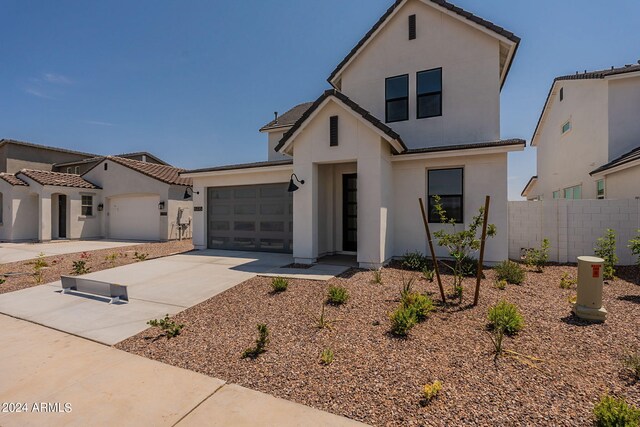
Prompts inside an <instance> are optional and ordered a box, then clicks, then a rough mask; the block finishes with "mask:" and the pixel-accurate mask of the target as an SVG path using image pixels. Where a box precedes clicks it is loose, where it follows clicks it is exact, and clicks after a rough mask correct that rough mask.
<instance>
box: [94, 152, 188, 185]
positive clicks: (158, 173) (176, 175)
mask: <svg viewBox="0 0 640 427" xmlns="http://www.w3.org/2000/svg"><path fill="white" fill-rule="evenodd" d="M106 160H111V161H112V162H114V163H118V164H119V165H122V166H124V167H127V168H129V169H132V170H134V171H136V172H139V173H141V174H143V175H146V176H148V177H150V178H153V179H157V180H158V181H161V182H164V183H165V184H170V185H183V186H186V187H190V186H191V185H192V183H193V181H192V180H191V178H184V177H181V176H180V173H181V172H185V170H184V169H180V168H176V167H173V166H167V165H159V164H157V163H148V162H141V161H138V160H132V159H125V158H124V157H117V156H107V157H105V158H104V159H102V162H104V161H106ZM102 162H99V163H97V164H95V165H94V166H93V167H92V168H91V169H89V170H88V171H86V172H85V173H84V174H83V175H82V176H84V175H86V174H87V173H89V171H91V170H93V168H95V167H97V166H98V165H100V164H101V163H102Z"/></svg>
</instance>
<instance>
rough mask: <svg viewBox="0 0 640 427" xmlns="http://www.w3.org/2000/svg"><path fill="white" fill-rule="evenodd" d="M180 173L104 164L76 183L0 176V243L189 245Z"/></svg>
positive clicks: (56, 175)
mask: <svg viewBox="0 0 640 427" xmlns="http://www.w3.org/2000/svg"><path fill="white" fill-rule="evenodd" d="M182 171H183V170H182V169H178V168H174V167H172V166H166V165H160V164H155V163H148V162H141V161H137V160H131V159H126V158H121V157H111V156H108V157H102V158H101V160H99V161H98V162H97V163H95V164H94V167H93V168H92V169H90V170H89V171H87V172H86V173H84V174H83V175H82V176H80V175H76V174H68V173H60V172H52V171H43V170H32V169H23V170H21V171H19V172H17V173H16V174H9V173H0V240H2V241H25V240H38V241H48V240H52V239H53V240H55V239H87V238H112V239H123V240H148V241H158V240H170V239H177V238H181V237H190V222H191V219H190V218H191V207H192V202H191V200H190V198H189V197H187V196H188V194H185V192H186V190H187V188H188V187H189V186H190V185H191V181H190V179H188V178H183V177H180V176H179V173H180V172H182Z"/></svg>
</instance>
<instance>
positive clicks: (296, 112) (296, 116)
mask: <svg viewBox="0 0 640 427" xmlns="http://www.w3.org/2000/svg"><path fill="white" fill-rule="evenodd" d="M312 105H313V102H305V103H302V104H298V105H296V106H295V107H293V108H292V109H290V110H289V111H287V112H286V113H284V114H283V115H281V116H279V117H278V120H275V119H274V120H271V121H270V122H269V123H267V124H266V125H264V126H262V127H261V128H260V132H263V131H266V130H271V129H278V128H283V127H289V126H293V125H294V124H295V123H296V122H297V121H298V120H300V117H302V115H303V114H304V113H305V112H306V111H307V110H308V109H309V108H311V106H312Z"/></svg>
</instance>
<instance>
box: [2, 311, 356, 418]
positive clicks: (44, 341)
mask: <svg viewBox="0 0 640 427" xmlns="http://www.w3.org/2000/svg"><path fill="white" fill-rule="evenodd" d="M0 342H2V343H3V345H2V346H0V360H2V363H1V364H0V402H13V403H26V404H27V409H28V410H27V412H23V413H1V412H0V425H2V426H6V427H10V426H41V425H47V426H52V427H55V426H87V425H92V426H102V425H117V426H145V425H149V426H176V425H177V426H201V425H207V426H283V427H288V426H344V427H347V426H359V425H363V424H360V423H357V422H355V421H352V420H349V419H346V418H342V417H339V416H336V415H333V414H329V413H326V412H322V411H319V410H316V409H312V408H309V407H306V406H303V405H299V404H296V403H293V402H289V401H286V400H282V399H277V398H275V397H272V396H269V395H267V394H263V393H259V392H256V391H253V390H248V389H246V388H243V387H239V386H237V385H232V384H226V383H225V382H224V381H222V380H218V379H215V378H211V377H207V376H205V375H201V374H197V373H195V372H191V371H187V370H184V369H180V368H176V367H173V366H169V365H165V364H162V363H159V362H156V361H152V360H149V359H145V358H143V357H140V356H135V355H132V354H129V353H126V352H123V351H120V350H116V349H114V348H111V347H107V346H104V345H101V344H97V343H94V342H91V341H87V340H84V339H82V338H78V337H75V336H72V335H68V334H65V333H62V332H58V331H54V330H51V329H49V328H45V327H42V326H38V325H34V324H32V323H29V322H26V321H22V320H18V319H14V318H11V317H7V316H3V315H0ZM43 403H44V404H45V407H46V408H49V410H48V411H46V412H42V411H41V412H33V407H34V404H38V405H39V406H38V408H42V404H43ZM47 404H49V405H48V406H47ZM55 404H59V405H58V406H57V407H56V406H55ZM65 404H68V405H69V406H67V409H70V411H66V412H65Z"/></svg>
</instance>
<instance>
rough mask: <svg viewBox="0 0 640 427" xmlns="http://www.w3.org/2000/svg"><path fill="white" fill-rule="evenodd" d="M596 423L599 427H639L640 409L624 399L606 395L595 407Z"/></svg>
mask: <svg viewBox="0 0 640 427" xmlns="http://www.w3.org/2000/svg"><path fill="white" fill-rule="evenodd" d="M593 415H594V416H595V418H596V425H597V426H599V427H638V425H640V409H638V408H636V407H635V406H632V405H629V404H628V403H627V402H625V400H624V399H618V398H616V397H613V396H609V395H604V396H602V398H601V399H600V402H598V404H597V405H596V406H595V407H594V408H593Z"/></svg>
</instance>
